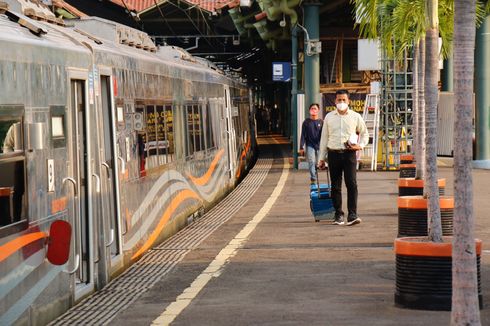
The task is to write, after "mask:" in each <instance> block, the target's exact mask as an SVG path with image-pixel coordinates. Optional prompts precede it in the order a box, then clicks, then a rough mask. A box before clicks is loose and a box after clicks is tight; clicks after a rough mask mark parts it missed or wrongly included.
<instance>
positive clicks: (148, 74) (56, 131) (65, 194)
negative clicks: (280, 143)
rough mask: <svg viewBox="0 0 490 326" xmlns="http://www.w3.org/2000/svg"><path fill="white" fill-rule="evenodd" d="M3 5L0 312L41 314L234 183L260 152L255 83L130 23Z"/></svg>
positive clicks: (100, 279)
mask: <svg viewBox="0 0 490 326" xmlns="http://www.w3.org/2000/svg"><path fill="white" fill-rule="evenodd" d="M37 6H39V7H40V8H41V9H43V8H44V7H42V4H39V3H38V4H37ZM2 8H3V9H2ZM0 9H1V10H2V11H3V12H1V13H0V44H1V46H0V88H1V90H0V146H1V148H0V301H1V304H0V324H1V325H10V324H20V325H22V324H29V325H31V324H32V325H34V324H35V325H42V324H47V323H49V322H50V321H51V320H53V319H55V318H56V317H57V316H59V315H61V314H62V313H63V312H65V311H66V310H68V309H69V308H70V307H71V306H73V305H75V304H76V303H77V302H79V301H80V300H82V299H83V298H84V297H86V296H88V295H89V294H91V293H93V292H95V291H97V290H100V289H102V288H103V287H104V285H106V284H107V283H108V282H109V281H110V280H111V279H113V278H115V277H116V276H117V275H119V274H120V273H122V272H123V271H124V270H125V269H126V268H127V267H128V266H130V265H131V264H133V263H134V262H136V261H137V260H138V259H139V258H140V257H141V256H142V255H143V254H144V252H145V251H147V250H148V249H150V248H151V247H152V246H154V245H156V244H158V243H159V242H161V241H163V240H164V239H166V238H168V237H170V236H171V235H173V234H175V233H176V232H177V231H178V230H180V229H182V228H183V227H185V226H186V225H188V224H189V223H191V222H192V221H193V220H194V219H197V218H199V216H201V215H202V214H203V213H205V212H206V211H207V210H209V209H210V208H211V207H212V206H213V205H214V204H215V203H216V202H218V201H219V200H220V199H222V198H223V197H224V196H225V195H226V194H227V193H229V192H230V191H231V190H232V189H233V188H234V187H236V186H237V184H238V183H239V181H240V180H241V179H242V178H243V177H244V175H245V174H246V173H247V171H248V170H249V169H250V168H251V166H252V165H253V163H254V159H255V157H256V152H257V145H256V136H255V135H256V132H255V122H254V121H255V120H254V112H253V103H252V101H253V94H252V91H251V89H250V88H249V87H247V85H246V84H245V83H243V82H241V81H240V80H237V79H236V78H232V77H230V76H228V75H227V74H225V73H224V72H223V71H222V70H220V69H219V68H217V67H216V66H215V65H214V64H212V63H211V62H209V61H207V60H205V59H202V58H198V57H194V56H192V55H190V54H189V53H187V52H186V51H185V50H183V49H180V48H177V47H173V46H160V47H157V46H155V44H154V43H153V42H152V39H151V38H150V37H149V36H148V35H147V34H146V33H144V32H141V31H139V30H136V29H132V28H130V27H127V26H124V25H121V24H118V23H115V22H112V21H108V20H104V19H101V18H97V17H85V18H82V19H80V20H74V21H70V22H66V24H65V23H64V22H63V21H61V20H60V19H58V18H56V17H54V16H53V17H51V16H49V14H47V13H46V14H45V15H43V17H44V18H43V19H34V17H33V10H26V9H25V8H24V9H23V8H22V7H20V8H16V7H15V6H11V7H7V6H5V3H0ZM34 9H36V8H34ZM43 10H44V9H43ZM37 18H39V17H37ZM60 220H61V221H66V222H68V224H69V225H70V226H71V230H70V234H71V239H69V249H67V252H68V257H67V261H66V263H64V261H63V263H62V264H53V263H52V262H51V261H49V260H48V259H47V258H46V256H47V252H48V251H49V246H50V245H51V243H50V242H51V241H54V240H53V239H51V238H52V237H51V236H50V230H51V229H50V227H51V226H52V225H53V223H54V222H55V221H60ZM65 240H66V239H65Z"/></svg>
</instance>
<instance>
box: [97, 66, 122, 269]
mask: <svg viewBox="0 0 490 326" xmlns="http://www.w3.org/2000/svg"><path fill="white" fill-rule="evenodd" d="M100 82H101V97H102V124H101V125H100V128H101V129H102V130H100V133H101V135H102V137H103V141H102V145H103V148H104V150H103V154H102V157H101V162H102V165H103V169H102V170H103V172H102V211H103V213H102V216H103V220H104V221H105V224H104V229H105V239H106V243H105V246H106V247H107V248H108V250H109V251H110V260H111V267H113V268H117V265H118V263H119V262H122V256H121V252H122V248H121V245H122V244H121V236H122V235H121V228H120V223H119V221H120V209H119V207H120V205H119V185H118V179H117V177H116V176H117V161H115V160H114V158H115V157H116V152H115V150H114V149H115V139H116V135H115V122H114V121H115V119H114V109H113V107H114V105H113V94H114V93H113V87H112V83H111V77H110V76H105V75H101V78H100Z"/></svg>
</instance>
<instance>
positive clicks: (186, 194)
mask: <svg viewBox="0 0 490 326" xmlns="http://www.w3.org/2000/svg"><path fill="white" fill-rule="evenodd" d="M191 198H193V199H197V200H201V198H200V197H199V195H198V194H196V193H195V192H194V191H192V190H189V189H185V190H182V191H181V192H179V193H178V194H177V196H176V197H175V198H174V199H172V201H171V202H170V205H168V207H167V209H166V210H165V212H164V213H163V215H162V217H161V218H160V221H159V222H158V225H157V226H156V227H155V229H154V230H153V232H152V233H151V234H150V236H149V238H148V239H147V240H146V242H145V244H144V245H143V246H142V247H141V248H140V249H139V250H138V251H137V252H136V253H135V254H134V255H133V256H132V257H131V259H136V258H138V257H139V256H141V255H142V254H143V253H144V252H145V251H146V250H148V249H149V248H150V247H151V245H153V243H155V241H156V240H157V238H158V236H159V235H160V233H161V232H162V230H163V228H164V227H165V225H166V224H167V222H168V220H169V219H170V217H171V216H172V214H173V213H174V212H175V210H176V209H177V208H178V207H179V205H180V204H181V203H182V202H183V201H185V200H187V199H191Z"/></svg>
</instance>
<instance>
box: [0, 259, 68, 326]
mask: <svg viewBox="0 0 490 326" xmlns="http://www.w3.org/2000/svg"><path fill="white" fill-rule="evenodd" d="M51 266H52V268H50V271H49V272H47V273H46V274H45V275H44V276H43V277H42V278H41V279H40V280H39V281H37V282H36V283H35V284H36V285H35V286H34V287H32V288H31V289H30V290H29V291H27V292H26V294H24V295H23V296H22V297H21V298H19V300H17V302H16V303H15V304H14V305H12V306H11V307H10V308H9V310H7V311H6V312H5V313H4V314H3V315H2V316H0V325H12V324H13V323H14V322H15V321H16V320H17V319H19V317H20V316H22V314H23V313H24V312H25V311H26V310H27V309H28V308H29V307H30V306H31V305H32V304H33V303H34V301H35V300H36V299H37V298H38V297H39V295H40V294H41V293H42V292H43V291H44V289H45V288H46V287H47V286H48V285H49V284H50V283H51V282H52V281H53V280H54V279H55V278H56V277H57V276H58V274H59V273H60V272H61V270H62V269H63V266H53V265H50V267H51Z"/></svg>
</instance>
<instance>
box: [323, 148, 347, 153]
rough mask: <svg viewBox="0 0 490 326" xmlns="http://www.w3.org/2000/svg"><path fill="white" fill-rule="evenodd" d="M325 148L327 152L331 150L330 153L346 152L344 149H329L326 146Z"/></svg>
mask: <svg viewBox="0 0 490 326" xmlns="http://www.w3.org/2000/svg"><path fill="white" fill-rule="evenodd" d="M327 150H328V151H329V152H332V153H345V152H347V150H346V149H331V148H328V149H327Z"/></svg>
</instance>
